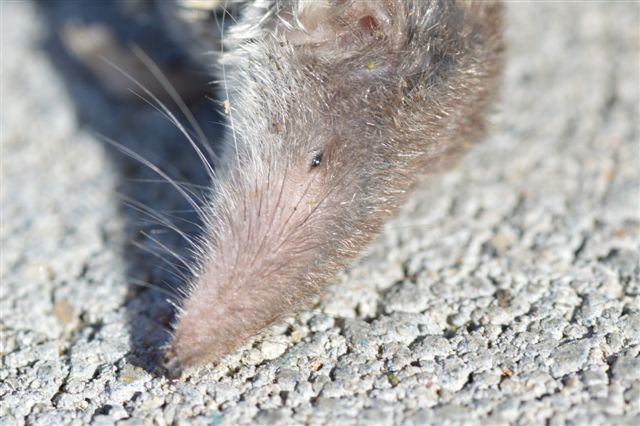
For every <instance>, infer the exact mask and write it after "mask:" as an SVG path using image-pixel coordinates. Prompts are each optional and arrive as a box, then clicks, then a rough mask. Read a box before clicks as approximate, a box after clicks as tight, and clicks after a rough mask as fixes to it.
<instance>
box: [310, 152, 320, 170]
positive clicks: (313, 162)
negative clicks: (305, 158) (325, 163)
mask: <svg viewBox="0 0 640 426" xmlns="http://www.w3.org/2000/svg"><path fill="white" fill-rule="evenodd" d="M320 163H322V153H321V152H320V153H318V154H315V155H314V156H313V158H312V159H311V168H314V167H318V166H319V165H320Z"/></svg>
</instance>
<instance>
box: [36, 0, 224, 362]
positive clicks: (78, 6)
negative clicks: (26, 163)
mask: <svg viewBox="0 0 640 426" xmlns="http://www.w3.org/2000/svg"><path fill="white" fill-rule="evenodd" d="M37 4H38V5H39V10H40V12H41V13H42V16H43V19H45V21H46V22H47V23H48V28H49V33H48V34H47V35H46V37H45V38H44V43H43V46H42V48H43V50H44V51H45V52H46V54H47V56H48V58H49V59H50V60H51V62H52V63H53V64H54V66H55V68H56V69H57V70H58V71H59V73H60V75H61V76H62V77H63V80H64V82H65V84H66V88H67V89H68V92H69V93H70V96H71V97H72V99H73V101H74V102H75V106H76V113H77V118H78V122H79V123H80V126H82V127H86V129H87V131H89V132H92V133H96V134H99V135H103V136H105V137H107V138H109V139H112V140H114V141H116V142H117V143H119V144H121V145H122V146H124V147H125V148H126V149H128V150H131V151H133V152H135V153H138V154H140V155H141V156H142V157H144V158H145V159H148V160H149V161H151V162H152V163H154V164H155V165H157V166H158V167H159V168H161V169H162V170H164V171H165V172H166V173H167V174H168V175H169V176H171V178H173V179H176V180H177V181H181V182H188V183H190V184H195V185H200V186H202V187H201V188H200V190H198V189H194V191H195V192H198V193H200V194H204V193H205V191H204V189H202V188H206V187H207V186H210V182H209V178H208V175H207V173H206V170H205V167H204V166H203V164H202V162H201V161H200V159H199V158H198V156H197V155H196V153H195V151H194V149H193V148H191V147H190V146H189V144H188V142H187V140H186V138H185V137H184V136H183V135H182V134H181V133H180V131H179V130H178V129H177V128H176V127H175V126H174V125H173V124H172V123H171V122H170V121H169V120H168V119H167V118H165V117H163V116H162V115H161V114H160V113H158V112H157V111H155V110H154V109H153V108H152V107H150V106H149V105H147V104H145V103H144V102H142V101H140V100H136V98H135V96H131V97H130V99H125V98H123V97H122V96H118V95H115V94H114V93H113V92H110V91H109V89H108V88H105V86H104V84H103V82H101V81H100V79H99V78H97V77H96V75H95V73H92V72H90V71H89V70H88V68H87V66H86V63H85V64H83V63H82V61H81V60H78V58H77V57H76V56H74V54H73V53H71V52H70V50H69V49H68V43H67V44H65V38H64V35H63V34H64V30H65V28H68V27H69V26H74V25H75V26H78V25H79V26H80V27H83V26H88V27H100V28H104V29H106V30H107V31H108V32H109V33H110V34H112V35H113V36H114V37H115V39H117V40H118V42H119V43H120V44H122V45H123V46H129V45H132V44H134V45H137V46H140V48H141V49H142V50H143V51H144V52H145V53H146V54H147V55H148V56H150V57H151V58H152V59H153V61H154V62H155V63H157V64H158V65H159V67H160V68H161V69H162V70H163V72H165V73H167V74H168V75H182V77H183V78H186V79H187V80H190V81H191V82H192V83H194V82H195V83H197V84H199V85H201V90H200V91H199V92H195V93H190V94H189V96H188V97H187V98H186V99H185V100H186V102H187V103H188V106H189V109H190V110H191V111H192V112H193V114H194V115H195V117H196V119H197V121H198V122H199V123H200V125H201V126H202V128H203V130H204V132H205V134H206V135H207V138H208V139H209V140H210V141H211V142H212V143H213V144H214V145H215V144H216V143H219V141H220V139H221V134H222V126H221V125H220V124H217V123H219V122H221V121H223V118H222V117H221V116H220V115H219V114H218V113H217V112H216V110H217V106H216V104H214V103H213V102H212V101H211V100H210V98H211V97H212V96H213V94H212V93H211V91H210V89H211V86H209V85H207V81H209V80H211V78H210V77H209V76H208V75H207V73H206V72H205V71H204V70H203V69H202V68H199V67H198V66H197V65H196V64H195V63H193V62H192V61H191V59H190V58H189V57H188V56H187V55H186V53H185V52H184V49H181V48H180V47H178V46H177V45H176V44H175V43H174V42H172V40H171V38H170V36H169V34H168V33H167V32H166V30H164V26H163V23H162V20H161V19H160V17H159V15H158V14H157V10H155V8H154V5H153V3H152V2H150V1H146V0H145V1H139V0H132V1H128V2H126V3H125V2H123V1H86V0H62V1H40V2H38V3H37ZM114 62H115V61H114ZM116 65H121V64H116ZM123 68H124V67H123ZM167 71H169V72H167ZM117 73H118V72H117V71H115V70H114V74H117ZM147 82H154V83H157V81H155V80H154V79H153V77H152V76H151V74H149V75H148V78H145V79H144V81H143V83H145V85H146V84H147ZM173 84H175V85H176V86H179V84H176V83H175V81H173ZM130 86H131V88H135V86H134V84H133V83H130ZM207 90H209V91H207ZM137 91H139V92H140V90H137ZM154 95H157V96H158V97H162V100H163V101H165V102H166V104H167V106H168V107H169V108H170V109H171V110H172V111H173V112H174V113H176V116H177V117H179V118H180V121H181V122H182V123H184V124H185V125H186V123H187V120H186V119H185V117H184V116H182V115H181V114H179V113H178V108H177V106H176V105H175V104H174V103H172V102H171V101H170V100H169V99H168V97H167V96H166V93H157V92H156V91H155V90H154ZM213 148H214V149H216V147H215V146H214V147H213ZM105 151H106V152H108V153H109V155H111V157H112V160H113V162H114V163H115V164H116V165H117V169H118V172H119V182H118V186H117V191H118V193H119V194H121V195H122V197H123V199H124V200H127V199H130V200H135V201H134V202H135V203H141V204H144V205H146V206H147V207H148V208H149V209H150V210H151V211H153V212H158V213H162V214H164V215H171V216H172V218H173V222H174V223H175V224H176V225H177V226H178V227H179V228H180V229H181V231H183V232H184V233H186V234H187V235H188V236H190V238H194V237H197V236H198V233H199V228H198V225H199V224H200V221H199V219H198V217H197V215H196V214H195V213H194V211H193V208H192V207H191V206H190V205H189V203H187V201H186V200H185V198H184V197H183V196H181V195H180V194H179V193H178V191H176V190H175V188H173V187H172V186H171V185H170V184H168V183H167V182H162V181H161V180H162V178H161V177H160V176H158V175H157V174H156V173H154V172H153V171H152V170H150V169H149V167H147V166H145V165H143V164H141V163H140V162H138V161H136V160H135V159H133V158H131V157H130V156H127V155H124V154H122V153H121V152H120V151H119V150H118V149H117V148H116V147H114V146H112V145H110V144H109V143H106V142H105ZM119 211H120V214H121V215H122V217H123V219H124V222H125V223H126V228H127V229H126V231H127V235H126V241H115V240H112V241H108V240H109V239H110V238H113V237H110V236H108V235H107V236H105V238H106V239H107V241H106V245H109V246H113V245H114V244H119V245H121V246H123V249H122V255H123V256H124V257H125V259H126V262H127V268H128V276H129V282H130V283H131V284H130V286H131V287H130V292H129V297H128V299H127V302H126V309H127V314H128V318H129V325H130V329H131V345H132V351H131V354H130V357H129V361H130V362H132V363H133V364H135V365H137V366H140V367H142V368H144V369H145V370H147V371H150V372H157V371H160V370H159V368H158V367H159V365H160V361H161V360H160V358H159V357H158V354H159V353H160V348H161V347H162V345H164V344H165V343H166V342H167V339H168V337H169V332H168V330H169V328H170V327H169V326H170V323H171V320H172V317H173V314H174V313H173V308H172V307H171V304H170V303H168V302H167V294H166V291H171V292H173V293H175V289H176V288H178V287H179V286H181V285H184V284H185V279H184V277H180V276H178V274H176V273H175V272H174V271H173V270H172V268H173V267H176V268H179V269H180V270H181V271H182V272H183V273H185V274H186V273H187V272H186V270H185V267H184V266H182V265H180V264H179V262H178V261H177V260H176V259H175V258H172V257H171V256H170V255H169V254H168V253H166V252H163V250H162V249H161V248H160V247H159V245H158V243H157V242H156V241H154V240H157V241H159V242H160V244H162V245H164V246H166V247H167V248H170V249H171V250H175V252H176V253H178V254H179V255H180V256H184V257H186V258H189V257H190V254H189V253H190V252H189V250H188V249H189V247H188V244H187V242H186V241H185V240H184V239H183V238H182V237H180V236H179V235H178V234H177V233H176V232H174V231H171V230H169V229H168V228H166V227H164V226H161V225H159V224H158V222H157V221H154V220H153V219H152V218H150V216H149V215H147V214H144V213H141V212H139V211H136V209H135V208H132V207H131V206H130V205H127V203H126V202H123V203H122V204H121V206H120V210H119ZM139 245H141V246H143V247H147V248H149V249H151V250H153V251H156V252H158V253H159V254H160V255H161V257H162V258H164V259H166V260H168V263H165V262H163V261H162V260H161V259H160V258H158V257H157V256H155V255H153V254H151V253H149V252H147V251H146V250H144V249H141V248H139V247H138V246H139ZM170 264H171V265H174V266H170ZM138 280H139V281H141V282H146V283H150V284H152V285H153V286H158V287H161V288H160V289H158V288H145V287H143V286H141V285H139V284H136V282H137V281H138ZM163 289H164V290H163Z"/></svg>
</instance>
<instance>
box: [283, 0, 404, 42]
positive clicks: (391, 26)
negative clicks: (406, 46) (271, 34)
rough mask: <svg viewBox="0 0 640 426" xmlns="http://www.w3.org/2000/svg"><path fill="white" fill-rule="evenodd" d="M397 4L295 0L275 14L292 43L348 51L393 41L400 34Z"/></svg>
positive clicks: (387, 0)
mask: <svg viewBox="0 0 640 426" xmlns="http://www.w3.org/2000/svg"><path fill="white" fill-rule="evenodd" d="M398 7H400V6H399V2H397V1H396V0H378V1H362V0H299V3H297V4H296V7H294V8H293V11H290V12H289V13H287V14H284V13H281V14H280V15H279V17H280V24H279V27H280V30H281V31H280V32H281V34H283V36H284V38H285V39H286V40H287V42H289V43H291V44H292V45H294V46H308V47H310V48H312V49H315V50H318V51H319V52H322V51H328V50H331V51H333V52H336V49H339V50H338V52H341V53H343V54H344V53H347V54H348V53H352V52H357V51H360V50H361V49H363V48H364V47H366V46H369V45H370V44H371V43H384V42H387V43H388V42H391V44H392V45H394V44H395V41H396V39H397V38H398V37H399V35H400V34H402V32H401V31H400V28H397V27H398V24H399V22H398V20H399V17H400V16H403V14H402V13H398V12H399V11H398V10H396V9H398ZM287 15H288V16H287Z"/></svg>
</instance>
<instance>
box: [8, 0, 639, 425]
mask: <svg viewBox="0 0 640 426" xmlns="http://www.w3.org/2000/svg"><path fill="white" fill-rule="evenodd" d="M0 7H1V12H2V29H1V38H2V40H1V43H2V45H1V47H2V61H1V66H2V79H1V80H2V86H1V89H2V94H1V101H2V113H1V116H0V118H1V121H0V127H1V131H2V138H1V143H2V174H1V179H2V182H1V184H2V191H1V206H2V207H1V214H2V226H1V231H0V232H1V237H0V238H1V241H2V256H1V258H2V260H1V262H0V268H1V271H0V272H1V277H2V295H1V311H2V312H1V313H2V316H1V323H0V327H1V331H2V347H1V355H2V356H1V364H0V401H1V402H0V416H1V420H0V423H2V425H7V426H8V425H14V424H42V425H52V424H84V423H92V424H100V425H102V424H104V425H108V424H114V423H118V424H131V425H134V424H151V423H156V424H159V425H163V424H208V425H236V424H287V425H288V424H306V423H310V424H332V425H335V424H367V425H368V424H407V425H424V424H430V423H438V424H470V423H486V424H544V423H546V424H553V425H555V424H580V425H583V424H600V425H612V424H635V425H637V424H640V266H639V265H640V262H639V256H640V176H639V173H640V166H639V164H640V153H639V149H640V146H639V132H638V122H639V112H638V105H639V102H640V100H639V93H640V87H639V79H640V78H639V69H640V62H639V58H638V54H639V53H638V52H639V51H640V46H639V40H640V33H639V28H640V7H639V5H638V3H635V2H618V3H615V4H611V3H606V2H597V3H596V2H593V3H591V2H589V3H587V2H566V3H552V2H544V3H538V4H527V3H520V2H513V3H509V4H508V14H507V22H508V32H507V39H508V45H509V46H508V47H509V54H508V66H507V72H506V78H505V83H504V90H503V99H502V101H501V103H500V105H499V109H500V112H499V114H498V115H497V117H496V125H495V131H494V132H493V133H492V134H491V135H490V136H489V137H488V139H487V140H486V141H485V142H484V143H483V144H481V145H479V146H478V147H477V148H476V149H474V150H473V151H472V152H471V153H470V154H469V155H468V156H467V157H466V159H465V160H464V162H463V163H462V164H461V165H460V167H459V168H457V169H456V170H454V171H452V172H450V173H447V174H446V175H443V176H440V177H437V178H434V179H432V180H431V181H430V182H428V183H427V184H426V185H425V186H424V187H422V189H420V190H419V191H418V193H416V194H415V196H414V197H413V198H412V199H411V200H410V202H409V203H408V204H407V206H406V208H404V209H403V211H402V212H401V213H400V215H399V216H398V217H397V218H396V219H394V220H393V221H392V222H391V223H389V224H388V226H387V227H386V230H385V232H384V234H383V235H382V236H381V237H380V238H379V239H378V240H377V241H376V242H375V243H374V244H373V245H372V246H371V249H370V250H369V252H368V254H367V255H366V256H364V257H363V258H362V259H361V260H360V261H358V262H357V263H356V264H355V265H354V266H353V267H352V268H350V269H349V270H348V271H345V272H344V273H343V274H341V276H340V277H339V278H338V279H337V282H336V283H335V284H334V285H333V286H331V287H330V288H329V290H328V292H327V293H326V295H325V297H323V299H322V300H321V301H320V302H319V304H318V306H317V307H316V308H315V309H313V310H310V311H308V312H304V313H302V314H300V315H298V316H297V317H295V318H293V319H291V320H290V321H288V323H286V324H284V325H281V326H277V327H274V328H273V329H272V330H270V331H269V332H268V333H266V334H265V335H264V336H261V337H259V338H257V339H256V340H255V341H253V342H250V343H249V344H247V345H246V346H245V347H244V348H242V349H241V350H239V351H238V352H237V353H235V354H233V355H232V356H230V357H228V358H227V359H225V360H224V361H223V362H222V363H221V364H220V365H218V366H216V367H208V368H201V369H198V370H193V371H189V372H188V374H187V375H186V377H185V378H184V379H183V380H182V381H170V380H168V379H167V378H165V377H163V376H162V375H161V374H159V372H158V369H157V368H156V366H157V362H156V361H157V358H156V354H157V351H158V347H159V346H160V345H162V344H163V343H164V342H166V339H167V332H166V329H167V325H168V323H169V321H170V315H171V308H170V305H169V304H168V303H167V302H166V301H165V297H166V295H165V294H164V293H163V291H166V289H167V287H164V288H165V290H150V289H147V288H144V287H142V286H140V285H135V283H141V282H150V283H154V284H157V285H161V284H160V283H162V282H166V283H167V286H171V285H175V283H176V282H178V281H179V278H176V277H174V274H173V273H172V269H171V266H169V265H168V264H164V263H163V261H162V260H161V259H160V258H158V257H157V256H155V255H154V254H153V253H148V252H147V251H145V250H144V249H145V248H146V249H147V250H150V251H154V250H155V249H153V247H154V244H153V241H154V240H158V241H162V244H165V245H167V247H177V248H176V250H180V242H179V240H177V239H176V238H172V237H171V235H170V233H162V232H160V230H159V227H157V226H154V225H153V224H151V223H149V221H148V220H146V219H145V216H144V215H143V214H140V213H138V212H136V211H135V209H131V208H123V207H122V201H123V199H124V200H125V201H126V200H129V198H133V199H135V200H139V201H140V202H142V203H144V204H145V205H147V206H149V208H151V209H152V210H154V211H161V212H176V211H182V210H184V209H185V207H184V202H183V201H182V200H181V199H180V197H179V196H177V195H176V194H175V192H174V191H172V190H171V188H170V187H169V186H168V185H166V184H162V183H157V182H153V181H150V180H151V179H155V177H154V175H153V173H151V172H149V170H147V169H146V168H145V167H143V166H140V165H139V164H137V163H136V162H135V161H133V160H132V159H128V158H126V157H125V156H122V155H119V154H118V153H117V149H115V148H114V147H113V146H110V145H109V144H108V143H105V142H104V140H103V138H101V137H99V136H97V135H98V134H102V135H106V136H108V137H110V138H112V139H114V140H116V141H118V142H119V143H122V144H123V145H125V146H126V147H128V148H129V149H132V150H135V151H136V152H141V153H142V154H143V155H144V156H145V157H146V158H148V159H150V160H151V161H153V162H154V163H156V164H159V165H161V166H162V167H164V168H167V169H168V170H171V171H172V173H174V174H172V176H183V175H184V179H185V180H187V181H191V182H199V183H206V182H205V180H204V179H203V176H202V174H203V173H202V171H201V170H197V169H199V168H198V167H197V164H198V163H197V162H196V161H197V160H195V159H194V158H193V155H191V154H189V153H188V151H189V150H188V148H186V145H185V142H184V139H183V138H180V137H179V135H178V132H177V131H175V130H173V129H172V127H171V125H170V124H169V123H167V121H166V120H165V119H164V118H162V117H161V116H159V115H158V114H157V113H155V112H154V111H153V110H152V109H151V108H149V107H147V106H145V105H144V104H141V103H138V104H135V103H132V102H123V101H120V100H118V99H113V98H110V97H109V96H108V95H106V94H105V92H104V91H102V90H101V89H100V88H99V87H98V85H97V84H96V82H95V81H93V80H92V77H91V75H90V74H88V73H87V72H86V71H84V70H83V69H81V68H80V67H79V66H77V65H74V64H73V63H72V61H71V60H70V58H65V55H64V53H63V52H62V50H61V47H60V41H59V40H58V39H57V38H56V37H55V34H54V33H55V30H54V29H55V26H56V25H57V24H58V23H59V22H60V19H62V18H61V16H65V15H64V13H62V12H61V10H64V9H65V7H67V8H68V5H67V6H65V2H62V4H57V5H49V6H43V5H42V4H40V5H38V4H35V3H31V2H26V1H3V2H2V3H1V5H0ZM195 108H196V109H197V115H198V117H199V118H200V119H201V120H202V121H203V122H204V123H212V122H213V121H215V120H217V119H218V118H217V117H216V116H215V114H213V113H211V112H210V110H211V108H210V106H209V105H207V104H202V105H200V106H196V107H195ZM210 126H213V127H215V126H214V125H213V124H210ZM210 130H211V129H208V131H210ZM214 130H215V129H214ZM212 131H213V130H212ZM194 165H196V166H194ZM176 214H178V213H176ZM181 217H183V218H186V219H187V220H188V217H189V215H188V213H184V214H183V215H182V216H181ZM185 223H186V222H185ZM140 230H146V232H145V233H144V234H141V233H140ZM182 252H184V249H183V251H182ZM162 257H164V258H165V259H166V258H167V257H168V255H167V254H166V253H165V254H163V255H162ZM169 257H170V256H169ZM169 263H175V262H169Z"/></svg>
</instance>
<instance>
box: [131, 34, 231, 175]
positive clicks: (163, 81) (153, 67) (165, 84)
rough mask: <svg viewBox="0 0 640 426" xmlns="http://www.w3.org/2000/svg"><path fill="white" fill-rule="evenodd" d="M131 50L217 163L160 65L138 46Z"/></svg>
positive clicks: (200, 130)
mask: <svg viewBox="0 0 640 426" xmlns="http://www.w3.org/2000/svg"><path fill="white" fill-rule="evenodd" d="M131 50H132V51H133V53H134V55H136V57H137V58H138V59H140V61H141V62H142V63H143V64H144V65H145V66H146V67H147V69H148V70H149V71H150V72H151V73H152V74H153V76H154V77H155V78H156V80H158V82H159V83H160V85H161V86H162V88H163V89H164V90H165V91H166V92H167V94H168V95H169V97H171V99H172V100H173V102H175V104H176V105H177V106H178V108H179V109H180V111H181V112H182V114H183V115H184V116H185V118H186V119H187V121H188V122H189V124H191V127H192V128H193V129H194V130H195V132H196V133H197V135H198V139H199V140H200V143H201V144H202V145H203V146H204V148H205V149H206V150H207V153H208V154H209V156H210V157H211V159H212V160H213V162H214V164H215V163H219V161H220V158H219V157H218V155H217V154H216V153H215V152H213V149H211V142H210V141H209V140H208V139H207V136H206V135H205V133H204V131H203V130H202V127H201V126H200V124H199V123H198V121H197V120H196V118H195V117H194V115H193V113H192V112H191V110H190V109H189V108H188V107H187V104H186V103H185V102H184V99H183V98H182V96H180V94H179V93H178V92H177V91H176V89H175V87H174V86H173V84H171V82H170V81H169V79H168V78H167V76H166V75H165V74H164V73H163V72H162V70H160V67H158V65H157V64H156V63H155V62H154V61H153V60H152V59H151V58H150V57H149V55H147V54H146V53H145V52H144V51H143V50H142V49H141V48H140V47H139V46H137V45H133V46H131Z"/></svg>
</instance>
